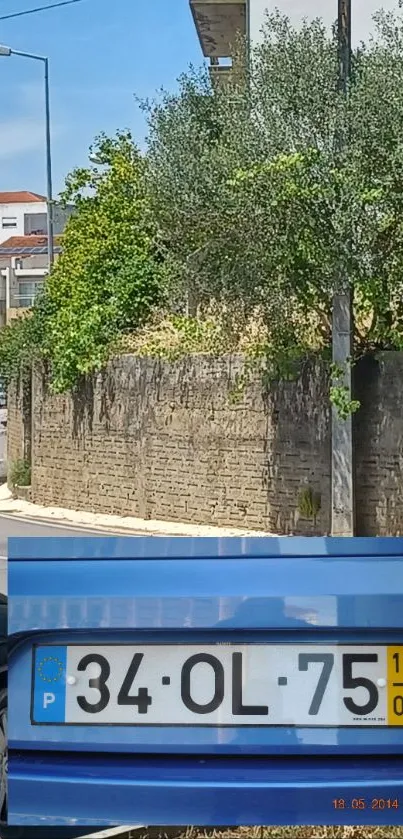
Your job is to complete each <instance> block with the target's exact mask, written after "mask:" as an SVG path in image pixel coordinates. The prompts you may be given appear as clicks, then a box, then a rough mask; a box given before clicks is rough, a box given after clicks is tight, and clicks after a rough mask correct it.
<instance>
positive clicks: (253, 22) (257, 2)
mask: <svg viewBox="0 0 403 839" xmlns="http://www.w3.org/2000/svg"><path fill="white" fill-rule="evenodd" d="M189 3H190V9H191V11H192V14H193V19H194V22H195V26H196V30H197V34H198V36H199V40H200V45H201V48H202V52H203V55H204V57H205V58H208V59H210V64H211V71H212V73H216V72H218V71H219V72H220V74H221V73H223V74H225V72H228V70H227V68H225V65H224V66H223V65H222V64H221V61H222V60H223V59H229V58H231V56H232V47H233V45H234V44H235V43H236V38H237V33H241V34H242V35H244V36H249V37H250V40H251V42H252V43H256V41H257V40H258V39H259V32H260V30H261V27H262V24H263V22H264V19H265V11H266V10H268V11H269V12H272V11H274V10H275V9H276V8H278V9H279V10H280V11H281V12H283V13H284V14H286V15H288V17H289V18H290V20H291V22H292V23H293V24H296V25H298V23H300V22H301V21H302V19H303V18H304V17H306V18H308V20H312V19H313V18H315V17H321V18H322V19H323V20H324V22H325V23H326V24H327V25H328V26H329V27H330V26H331V25H332V23H333V22H334V21H335V20H336V18H337V6H338V3H337V0H189ZM380 7H383V8H384V9H385V11H395V12H397V11H398V0H353V2H352V32H353V41H354V42H355V43H359V42H360V41H361V40H362V39H366V38H367V37H368V35H369V33H370V31H371V30H372V29H373V26H372V23H371V21H372V15H373V14H374V12H376V11H377V10H378V9H379V8H380ZM217 67H218V71H217Z"/></svg>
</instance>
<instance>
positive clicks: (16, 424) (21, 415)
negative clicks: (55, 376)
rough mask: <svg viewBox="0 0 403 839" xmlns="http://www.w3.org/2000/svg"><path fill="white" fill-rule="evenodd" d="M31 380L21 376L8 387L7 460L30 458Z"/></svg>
mask: <svg viewBox="0 0 403 839" xmlns="http://www.w3.org/2000/svg"><path fill="white" fill-rule="evenodd" d="M31 398H32V394H31V381H30V380H27V379H26V378H25V379H24V378H21V379H20V380H19V381H18V382H16V383H14V384H13V385H9V387H8V411H7V460H8V463H9V464H10V465H11V464H13V463H15V461H17V460H28V461H29V460H30V459H31V437H32V422H31V419H32V417H31V407H32V402H31Z"/></svg>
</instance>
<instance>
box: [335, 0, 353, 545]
mask: <svg viewBox="0 0 403 839" xmlns="http://www.w3.org/2000/svg"><path fill="white" fill-rule="evenodd" d="M338 65H339V68H338V89H339V91H340V93H341V94H342V95H343V96H345V97H347V96H348V89H349V83H350V79H351V0H338ZM343 130H344V128H343ZM345 141H346V138H345V136H344V133H343V131H340V133H339V136H338V137H337V153H338V154H341V153H342V151H343V149H344V144H345ZM344 245H345V247H346V249H347V248H348V246H349V245H348V242H346V243H344ZM346 269H347V266H346V260H345V258H344V254H343V255H341V257H340V268H339V276H338V277H337V278H336V288H335V291H334V295H333V318H332V358H333V363H334V364H335V365H336V367H338V368H340V369H341V370H342V371H343V373H342V378H343V382H342V384H343V386H344V387H345V388H346V390H347V393H348V397H349V399H351V393H352V376H351V364H350V358H351V355H352V335H353V302H352V291H351V287H350V283H349V277H348V276H346ZM354 530H355V499H354V460H353V426H352V417H351V415H350V416H349V417H348V418H347V419H343V418H341V417H340V416H339V415H338V413H337V410H336V408H335V406H332V501H331V533H332V536H354Z"/></svg>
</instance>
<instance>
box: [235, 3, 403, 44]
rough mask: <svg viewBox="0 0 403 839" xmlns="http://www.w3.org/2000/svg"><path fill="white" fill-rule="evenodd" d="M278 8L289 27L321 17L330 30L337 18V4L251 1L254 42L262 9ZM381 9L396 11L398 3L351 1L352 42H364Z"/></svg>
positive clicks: (271, 9) (261, 16) (261, 17)
mask: <svg viewBox="0 0 403 839" xmlns="http://www.w3.org/2000/svg"><path fill="white" fill-rule="evenodd" d="M276 7H277V8H279V9H280V11H281V12H284V14H287V15H288V17H289V18H290V19H291V21H292V23H294V24H298V23H299V22H300V21H301V20H302V18H303V17H307V18H308V19H312V18H315V17H321V18H322V19H323V20H324V22H325V23H326V24H327V25H329V26H331V24H332V23H333V22H334V21H335V19H336V17H337V0H250V10H251V12H250V14H251V36H252V38H255V37H256V35H257V33H258V31H259V29H260V26H261V23H262V20H263V13H264V10H265V9H269V11H273V10H274V9H275V8H276ZM381 7H383V8H384V9H385V10H386V11H397V10H398V2H397V0H383V2H382V0H352V28H353V39H354V41H355V42H359V41H361V40H364V39H367V38H368V35H369V34H370V32H371V30H372V25H371V20H372V15H373V14H374V12H376V11H378V10H379V9H380V8H381Z"/></svg>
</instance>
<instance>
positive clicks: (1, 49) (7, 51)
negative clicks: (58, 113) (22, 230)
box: [0, 45, 54, 271]
mask: <svg viewBox="0 0 403 839" xmlns="http://www.w3.org/2000/svg"><path fill="white" fill-rule="evenodd" d="M10 55H19V56H21V57H22V58H31V59H33V60H34V61H41V62H42V64H43V67H44V73H45V75H44V81H45V132H46V134H45V136H46V184H47V193H46V194H47V233H48V266H49V271H50V270H51V268H52V265H53V262H54V241H53V195H52V155H51V145H50V104H49V61H48V59H47V58H45V57H44V56H43V55H34V54H33V53H30V52H20V51H19V50H13V49H11V47H7V46H3V45H0V56H10Z"/></svg>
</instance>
